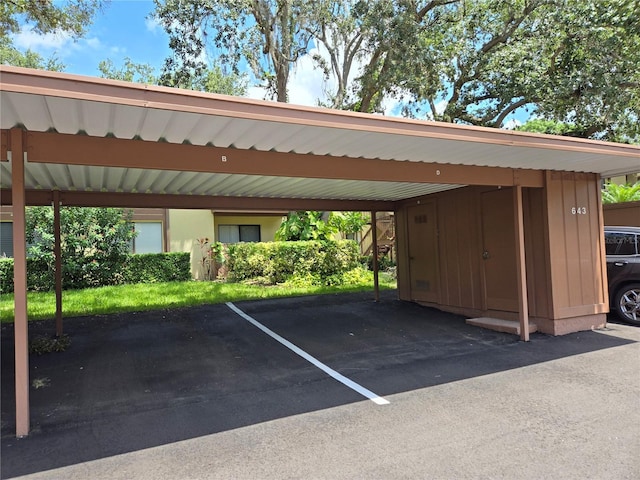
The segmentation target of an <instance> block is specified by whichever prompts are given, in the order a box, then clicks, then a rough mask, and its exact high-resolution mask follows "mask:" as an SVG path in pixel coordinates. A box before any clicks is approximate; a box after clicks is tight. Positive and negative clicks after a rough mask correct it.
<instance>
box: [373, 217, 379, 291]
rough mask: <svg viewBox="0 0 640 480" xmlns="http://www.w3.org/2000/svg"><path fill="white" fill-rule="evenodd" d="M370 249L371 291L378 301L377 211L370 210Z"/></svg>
mask: <svg viewBox="0 0 640 480" xmlns="http://www.w3.org/2000/svg"><path fill="white" fill-rule="evenodd" d="M371 242H372V244H371V250H372V252H371V253H372V254H373V292H374V295H375V301H376V302H379V301H380V282H379V278H378V212H376V211H375V210H373V211H372V212H371Z"/></svg>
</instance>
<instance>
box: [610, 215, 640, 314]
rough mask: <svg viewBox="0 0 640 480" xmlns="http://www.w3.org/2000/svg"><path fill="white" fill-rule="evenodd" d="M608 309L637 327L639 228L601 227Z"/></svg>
mask: <svg viewBox="0 0 640 480" xmlns="http://www.w3.org/2000/svg"><path fill="white" fill-rule="evenodd" d="M604 243H605V249H606V252H607V277H608V281H609V295H610V297H611V308H612V309H613V310H615V311H616V312H617V313H618V316H620V318H621V319H623V320H625V321H627V322H630V323H633V324H636V325H640V227H604Z"/></svg>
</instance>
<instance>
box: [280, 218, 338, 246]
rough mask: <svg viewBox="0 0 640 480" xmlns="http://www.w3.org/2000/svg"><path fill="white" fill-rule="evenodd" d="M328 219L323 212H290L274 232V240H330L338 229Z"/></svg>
mask: <svg viewBox="0 0 640 480" xmlns="http://www.w3.org/2000/svg"><path fill="white" fill-rule="evenodd" d="M323 218H326V219H327V220H323ZM329 219H330V216H329V215H328V214H325V213H324V212H317V211H299V212H290V213H289V215H287V218H286V219H284V220H283V221H282V224H281V225H280V228H278V230H277V231H276V240H280V241H300V240H331V238H332V236H333V235H334V234H335V233H337V232H338V229H337V227H336V225H335V224H333V223H331V222H330V221H329Z"/></svg>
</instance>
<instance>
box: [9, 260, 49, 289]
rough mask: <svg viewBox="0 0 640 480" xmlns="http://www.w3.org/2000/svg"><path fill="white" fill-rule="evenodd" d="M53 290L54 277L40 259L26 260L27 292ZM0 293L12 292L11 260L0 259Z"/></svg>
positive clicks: (44, 262) (45, 263)
mask: <svg viewBox="0 0 640 480" xmlns="http://www.w3.org/2000/svg"><path fill="white" fill-rule="evenodd" d="M54 288H55V276H54V273H53V270H51V269H50V268H49V265H48V263H47V262H46V261H45V260H44V259H41V258H27V290H29V291H30V292H46V291H49V290H53V289H54ZM0 292H1V293H12V292H13V258H0Z"/></svg>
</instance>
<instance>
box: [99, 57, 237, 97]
mask: <svg viewBox="0 0 640 480" xmlns="http://www.w3.org/2000/svg"><path fill="white" fill-rule="evenodd" d="M98 69H99V70H100V76H101V77H102V78H110V79H112V80H123V81H125V82H137V83H145V84H148V85H164V86H167V87H177V88H185V89H188V90H198V91H201V92H208V93H221V94H224V95H235V96H244V95H246V94H247V88H248V84H247V77H246V75H243V74H235V73H225V72H223V71H222V69H221V68H220V67H219V66H218V65H214V66H213V67H211V68H203V69H202V70H199V71H198V72H193V73H192V74H189V75H186V74H185V75H183V76H178V75H176V74H175V72H166V71H165V72H164V73H163V74H162V75H161V76H158V74H157V73H156V71H155V69H154V68H153V67H152V66H151V65H149V64H148V63H136V62H134V61H132V60H131V59H130V58H129V57H125V59H124V64H123V65H122V66H121V67H116V66H115V64H114V63H113V61H112V60H111V59H107V60H102V61H101V62H100V63H99V64H98Z"/></svg>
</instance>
